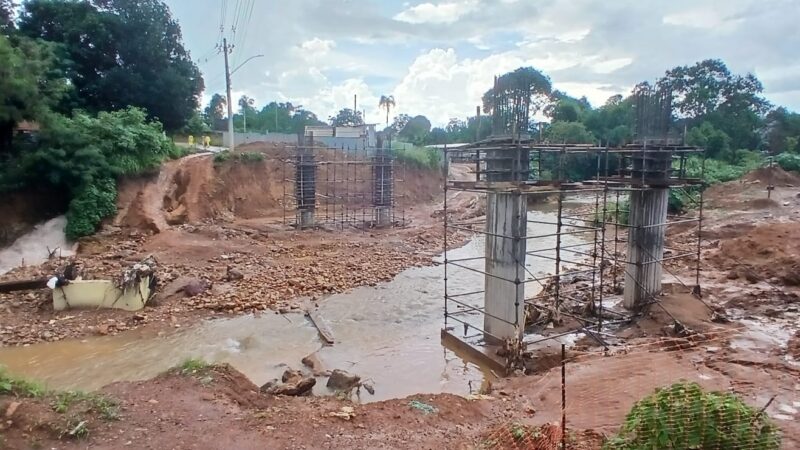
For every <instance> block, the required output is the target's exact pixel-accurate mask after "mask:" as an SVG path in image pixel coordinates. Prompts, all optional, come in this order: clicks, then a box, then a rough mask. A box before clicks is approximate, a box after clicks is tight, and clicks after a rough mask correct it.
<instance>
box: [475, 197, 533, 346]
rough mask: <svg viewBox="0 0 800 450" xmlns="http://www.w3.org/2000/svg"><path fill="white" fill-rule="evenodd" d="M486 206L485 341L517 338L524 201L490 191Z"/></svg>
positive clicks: (521, 313) (520, 312) (522, 271)
mask: <svg viewBox="0 0 800 450" xmlns="http://www.w3.org/2000/svg"><path fill="white" fill-rule="evenodd" d="M486 203H487V204H486V277H485V279H486V281H485V294H484V295H485V309H486V314H485V315H484V331H485V332H486V335H485V338H486V340H487V341H489V342H493V341H497V340H504V339H521V338H522V331H523V328H524V321H525V284H524V280H525V250H526V240H525V236H526V225H527V202H526V201H525V197H524V196H523V195H521V194H520V193H519V192H490V193H488V194H487V199H486Z"/></svg>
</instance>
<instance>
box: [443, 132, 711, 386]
mask: <svg viewBox="0 0 800 450" xmlns="http://www.w3.org/2000/svg"><path fill="white" fill-rule="evenodd" d="M451 152H452V153H453V154H454V155H456V156H457V157H458V158H459V159H460V160H462V161H464V160H468V161H470V164H473V165H474V169H473V175H474V179H472V180H455V181H449V182H447V183H445V187H444V190H445V204H444V228H445V230H444V231H445V232H444V236H445V237H444V272H445V275H444V288H445V294H444V328H443V330H442V337H443V340H446V341H449V343H451V344H453V343H455V344H456V345H457V346H459V347H461V348H462V350H466V351H468V352H470V353H472V354H473V355H475V356H477V357H479V358H480V359H481V360H482V361H483V362H484V363H488V364H490V366H493V367H494V368H495V369H497V370H501V369H503V370H506V371H507V370H510V369H513V368H514V366H515V365H517V364H518V363H519V360H520V358H521V354H522V353H524V352H525V351H526V349H527V348H528V347H530V346H533V345H535V344H539V343H542V342H545V341H548V340H552V339H557V338H559V337H562V336H565V335H568V334H574V333H581V332H582V333H584V334H586V335H587V336H589V337H590V338H592V339H594V340H595V341H597V342H598V343H599V344H601V345H603V346H606V345H607V343H606V336H607V335H608V333H607V332H608V331H609V330H611V329H612V327H615V326H620V325H623V324H627V323H630V322H632V321H634V320H635V319H636V318H637V317H640V316H641V315H643V314H644V313H646V312H647V311H648V310H649V309H650V308H651V307H654V306H655V307H660V308H662V309H663V306H661V305H660V303H659V294H660V292H651V291H648V290H647V287H643V286H639V288H640V289H642V290H644V291H645V293H646V296H647V301H646V303H645V304H644V305H643V306H642V307H641V308H639V309H638V310H636V311H621V310H620V309H619V308H618V307H616V306H615V305H613V304H612V303H613V302H615V301H617V300H619V284H620V275H625V274H628V272H629V271H630V270H640V269H641V268H642V267H643V266H648V265H656V267H658V269H659V270H663V271H664V273H666V274H669V276H670V277H671V278H674V279H675V280H677V283H679V284H682V285H684V286H686V287H687V289H689V290H691V292H693V293H694V294H695V295H696V297H697V298H698V301H702V299H701V298H700V289H699V285H700V271H701V266H700V248H701V247H700V236H701V232H702V226H703V208H702V205H703V196H702V195H703V194H702V190H701V189H698V190H697V191H699V192H697V193H696V195H686V196H687V197H688V198H689V199H690V201H692V202H693V203H694V205H695V206H697V207H698V208H697V214H696V215H691V216H684V215H673V214H668V215H667V219H666V221H663V222H658V223H655V224H651V225H648V226H644V227H638V228H634V227H631V226H630V225H628V224H627V223H625V221H624V220H619V219H620V218H621V217H624V216H626V215H629V214H630V211H628V210H627V207H625V206H624V204H625V201H624V200H625V198H626V197H629V196H630V195H632V194H633V193H635V192H637V191H638V192H648V191H653V190H656V189H662V190H663V189H667V190H669V191H670V192H673V193H686V192H687V189H689V190H694V187H695V186H698V185H700V183H701V178H690V177H688V176H687V162H688V158H689V156H691V155H697V154H702V150H701V149H698V148H694V147H688V146H684V145H668V143H666V142H664V141H662V142H659V143H647V142H643V143H639V144H632V145H627V146H623V147H619V148H611V147H597V146H584V145H542V144H538V143H536V142H534V141H532V140H513V139H508V138H503V139H496V138H495V139H492V138H490V139H487V140H485V141H481V142H478V143H476V144H473V145H471V146H470V147H469V148H464V147H461V148H458V149H455V150H448V149H446V148H445V158H448V156H449V154H450V153H451ZM568 158H581V159H582V160H583V161H584V162H585V163H587V164H588V163H591V164H592V165H593V166H594V167H593V169H594V171H595V176H594V179H592V180H587V181H584V182H581V183H574V182H570V181H569V180H568V179H567V176H566V174H565V172H564V169H565V167H566V164H565V163H566V161H567V160H568ZM520 162H522V163H521V164H520ZM704 166H705V164H703V170H704ZM497 167H501V168H500V169H496V168H497ZM498 170H499V171H504V172H505V176H504V178H503V179H504V180H508V179H510V180H512V181H495V180H497V179H498V178H496V177H495V173H497V172H498ZM450 191H464V192H472V193H476V194H478V195H480V196H481V197H482V198H484V199H488V197H490V196H492V195H495V194H496V193H498V192H500V193H506V194H511V195H518V196H521V197H522V198H523V199H524V200H525V202H526V204H529V203H532V201H533V200H541V199H543V198H554V200H555V220H553V221H543V220H534V219H531V218H530V217H526V218H525V220H524V223H525V231H524V232H523V234H522V235H519V234H517V235H513V234H514V233H491V232H489V231H487V229H486V219H480V220H475V219H470V220H463V221H459V220H457V219H455V218H454V217H451V216H452V215H453V214H452V213H453V211H450V210H448V204H447V198H448V195H449V193H450ZM575 196H580V197H583V198H584V199H586V198H587V197H588V198H590V199H591V204H590V205H589V207H588V210H583V211H578V212H575V211H571V210H569V209H566V208H565V200H566V199H567V198H568V197H575ZM687 226H688V227H692V226H693V227H694V228H695V233H693V240H692V241H691V242H683V243H674V245H672V246H671V247H669V248H666V249H665V252H664V254H662V255H652V254H650V255H645V257H646V258H645V260H644V262H643V261H642V259H641V258H640V259H639V260H638V261H631V260H629V258H628V255H627V254H626V252H624V251H623V250H624V247H625V246H626V245H627V244H628V239H627V236H628V235H630V234H631V233H635V232H637V231H638V232H642V231H647V230H646V229H647V228H649V227H661V228H663V229H665V230H668V229H669V228H672V227H681V229H684V230H685V227H687ZM537 227H546V228H547V229H548V230H549V231H546V232H533V233H532V235H529V231H528V230H530V229H533V230H535V229H536V228H537ZM453 231H460V232H465V233H468V234H471V235H476V236H483V237H484V239H487V238H491V239H495V240H497V239H500V240H501V241H502V242H506V243H514V242H522V241H525V243H526V244H527V246H523V247H525V249H526V250H525V253H524V261H520V260H518V259H517V260H516V261H515V263H516V265H517V266H518V267H519V268H520V269H519V270H518V271H517V272H516V273H517V274H523V275H522V276H519V275H517V276H516V277H514V278H512V277H500V280H501V281H502V282H505V283H509V284H513V286H514V288H515V290H516V293H517V296H516V298H517V299H520V298H521V299H523V302H524V308H518V307H519V306H520V305H519V303H518V302H517V301H516V300H515V304H514V307H515V309H516V310H517V311H524V314H523V315H524V317H521V316H520V314H516V315H515V319H514V320H506V319H504V318H502V317H497V316H494V315H492V314H491V313H490V312H488V311H486V302H485V301H484V306H480V305H481V301H482V299H483V297H485V296H486V292H487V291H486V290H485V288H484V289H479V288H477V286H472V285H470V286H463V285H460V286H456V285H454V283H453V282H452V281H450V280H452V279H453V275H454V274H455V273H456V272H457V271H472V272H477V273H480V274H481V275H483V277H484V278H485V279H486V280H491V279H496V278H498V276H497V275H496V274H493V273H489V272H488V271H487V270H485V269H483V268H480V267H478V264H482V265H485V263H486V261H487V255H486V254H484V255H483V256H479V257H470V258H455V257H453V256H452V254H453V253H452V252H453V251H454V250H455V249H456V248H457V247H460V246H461V242H458V243H456V245H452V246H451V243H449V242H448V237H447V236H448V233H450V232H453ZM568 237H569V238H574V237H579V238H580V239H578V242H577V243H576V242H572V243H565V242H564V241H565V238H568ZM570 240H572V241H574V239H570ZM535 241H538V242H537V243H538V244H542V243H550V244H549V245H531V244H533V243H535ZM553 241H554V243H553ZM509 245H511V244H509ZM531 247H533V248H534V249H533V250H531ZM534 260H546V261H552V264H553V270H552V271H551V272H549V273H545V274H541V273H534V272H533V271H532V270H531V269H529V268H528V266H529V265H531V264H530V263H531V262H532V261H534ZM677 260H684V261H687V260H688V261H691V263H690V264H692V267H693V272H694V280H692V281H693V282H694V285H692V286H688V285H687V282H686V281H685V280H684V279H683V278H682V277H681V276H679V275H678V274H677V273H675V272H674V271H672V270H671V269H670V268H669V266H670V265H671V264H672V263H673V262H674V261H677ZM567 266H568V267H569V268H567ZM659 273H660V272H659ZM576 279H580V280H584V281H585V283H584V285H583V287H580V286H579V283H567V282H568V281H570V280H576ZM486 283H489V281H487V282H486ZM586 284H588V288H587V287H586ZM688 284H691V282H689V283H688ZM526 286H535V288H536V291H535V292H534V293H530V290H529V291H528V292H529V294H528V295H523V294H524V291H525V288H526ZM509 301H511V300H509ZM576 309H578V310H580V311H581V313H578V314H576V313H575V310H576ZM665 311H666V310H665ZM667 314H669V312H667ZM487 316H488V317H491V318H492V319H495V320H497V321H502V322H504V323H506V324H508V325H509V326H513V327H514V328H515V329H517V330H518V331H519V336H520V337H521V339H519V341H518V342H513V340H509V339H503V338H501V337H500V336H494V335H493V334H492V333H491V331H489V330H487V329H486V327H485V326H484V323H486V317H487ZM563 317H566V318H569V319H572V321H573V322H574V323H575V324H577V326H574V327H572V328H570V329H562V330H560V331H558V332H555V333H550V332H548V330H547V329H546V325H547V324H548V323H552V321H553V320H554V319H556V320H560V319H561V318H563ZM562 328H563V327H562ZM498 353H499V354H501V355H503V356H504V358H499V359H498V358H496V355H497V354H498Z"/></svg>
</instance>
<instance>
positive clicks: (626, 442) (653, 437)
mask: <svg viewBox="0 0 800 450" xmlns="http://www.w3.org/2000/svg"><path fill="white" fill-rule="evenodd" d="M780 443H781V438H780V434H779V432H778V429H777V427H776V426H775V425H774V424H772V422H771V421H770V420H769V418H768V417H767V416H766V414H764V413H763V412H761V411H758V410H756V409H754V408H751V407H750V406H748V405H747V404H745V403H744V402H743V401H742V400H741V399H739V398H738V397H736V396H735V395H732V394H727V393H722V392H705V391H703V390H702V388H701V387H700V386H699V385H697V384H696V383H677V384H674V385H672V386H670V387H668V388H663V389H657V390H656V392H655V393H654V394H652V395H649V396H648V397H645V398H644V399H643V400H640V401H639V402H637V403H636V404H635V405H634V406H633V408H632V409H631V411H630V413H628V416H627V417H626V418H625V423H624V424H623V425H622V429H621V430H620V433H619V434H618V435H617V436H616V437H614V438H612V439H610V440H609V441H608V442H606V444H605V445H604V446H603V449H604V450H634V449H636V450H638V449H656V448H658V449H705V448H719V449H723V448H725V449H734V448H752V449H759V450H772V449H775V450H777V449H779V448H780Z"/></svg>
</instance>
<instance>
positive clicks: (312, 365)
mask: <svg viewBox="0 0 800 450" xmlns="http://www.w3.org/2000/svg"><path fill="white" fill-rule="evenodd" d="M301 362H302V363H303V365H304V366H306V367H308V368H309V369H311V371H312V372H313V373H314V374H315V375H316V374H317V373H321V372H324V371H325V367H324V366H323V365H322V361H320V360H319V357H318V356H317V354H316V352H315V353H312V354H310V355H308V356H306V357H305V358H303V359H302V361H301Z"/></svg>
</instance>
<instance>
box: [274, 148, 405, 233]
mask: <svg viewBox="0 0 800 450" xmlns="http://www.w3.org/2000/svg"><path fill="white" fill-rule="evenodd" d="M289 152H290V153H292V154H293V155H294V156H291V157H288V158H284V159H282V160H281V161H282V164H283V169H282V171H283V178H284V192H283V202H282V203H283V223H284V224H286V225H289V226H294V227H297V228H308V227H317V226H325V227H336V228H340V229H343V228H345V227H355V228H359V229H368V228H374V227H389V226H405V225H406V224H407V221H406V215H405V209H404V207H403V205H402V202H401V201H400V200H401V198H402V195H398V194H397V192H398V190H397V184H398V183H402V182H403V181H404V176H405V166H404V165H402V164H397V162H396V158H395V154H394V152H393V151H392V150H391V149H382V148H369V147H362V148H349V147H345V146H342V147H338V148H334V147H327V146H321V145H319V144H316V143H312V141H310V140H309V142H306V143H305V144H304V145H299V146H297V147H294V148H290V149H289ZM286 186H293V187H294V188H293V189H287V188H286Z"/></svg>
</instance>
